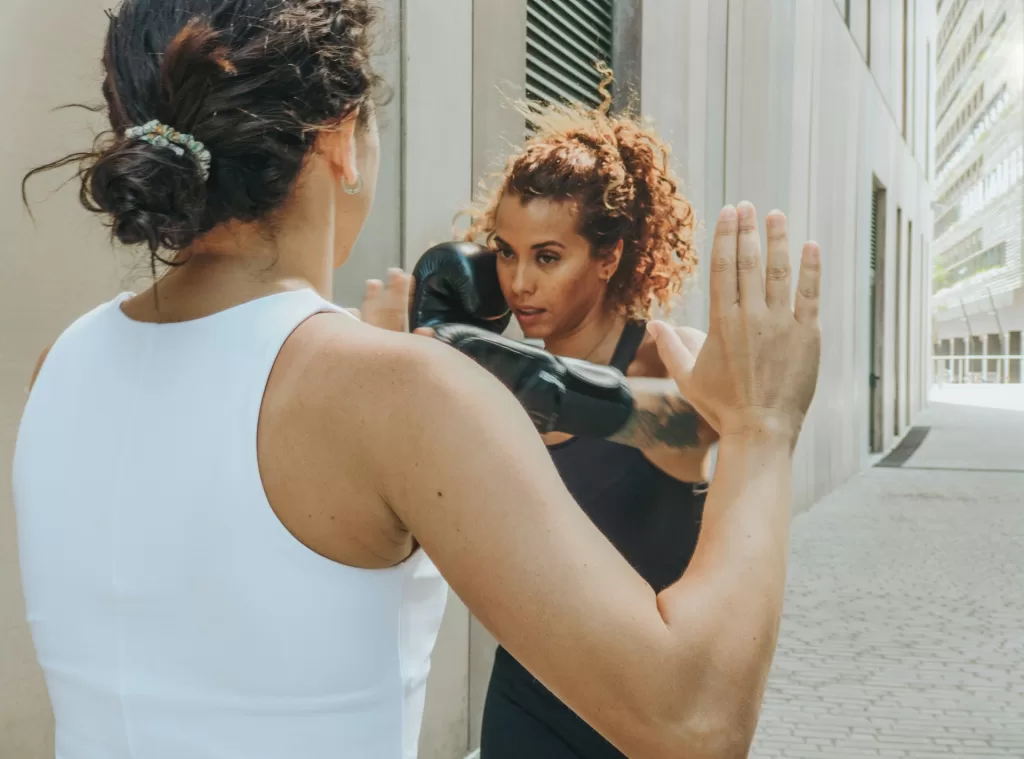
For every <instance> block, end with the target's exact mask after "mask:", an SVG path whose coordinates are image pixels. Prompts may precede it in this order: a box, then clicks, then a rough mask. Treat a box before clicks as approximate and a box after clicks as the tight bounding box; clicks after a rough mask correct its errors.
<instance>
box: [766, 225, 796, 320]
mask: <svg viewBox="0 0 1024 759" xmlns="http://www.w3.org/2000/svg"><path fill="white" fill-rule="evenodd" d="M767 226H768V266H767V268H766V270H765V292H766V299H767V301H768V307H769V308H777V309H780V310H781V309H784V310H786V311H789V310H790V309H791V308H792V300H791V297H792V296H791V293H792V290H791V287H790V279H791V276H792V275H791V272H790V266H789V224H788V222H787V221H786V215H785V214H784V213H782V211H772V212H771V213H770V214H768V219H767Z"/></svg>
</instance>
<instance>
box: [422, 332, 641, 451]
mask: <svg viewBox="0 0 1024 759" xmlns="http://www.w3.org/2000/svg"><path fill="white" fill-rule="evenodd" d="M435 331H436V337H437V339H439V340H441V341H443V342H446V343H448V344H449V345H451V346H452V347H454V348H456V349H457V350H458V351H460V352H461V353H464V354H466V355H467V356H469V357H470V358H472V359H473V360H474V361H476V362H477V363H478V364H480V365H481V366H482V367H484V368H485V369H487V370H488V371H489V372H490V373H491V374H493V375H494V376H495V377H497V378H498V379H499V380H501V382H502V384H504V385H505V387H507V388H508V389H509V390H511V391H512V393H513V395H515V396H516V398H518V399H519V402H520V403H521V404H523V407H524V408H525V409H526V412H527V413H528V414H529V415H530V418H531V419H532V420H533V423H534V426H535V427H536V428H537V430H538V431H539V432H541V433H547V432H564V433H567V434H569V435H578V436H580V437H589V438H607V437H611V436H612V435H614V434H615V433H616V432H618V431H619V430H620V429H622V427H623V426H624V425H625V424H626V422H627V421H628V420H629V418H630V416H631V415H632V414H633V393H632V391H631V390H630V388H629V385H628V384H627V382H626V378H625V376H624V375H623V374H622V372H620V371H619V370H618V369H615V368H613V367H610V366H603V365H601V364H591V363H588V362H586V361H579V360H577V359H574V358H563V357H561V356H555V355H553V354H551V353H548V352H547V351H545V350H541V349H540V348H535V347H533V346H532V345H527V344H525V343H520V342H516V341H515V340H510V339H508V338H507V337H502V336H501V335H495V334H494V333H492V332H489V331H487V330H483V329H479V328H477V327H471V326H467V325H464V324H447V325H441V326H439V327H437V328H436V330H435Z"/></svg>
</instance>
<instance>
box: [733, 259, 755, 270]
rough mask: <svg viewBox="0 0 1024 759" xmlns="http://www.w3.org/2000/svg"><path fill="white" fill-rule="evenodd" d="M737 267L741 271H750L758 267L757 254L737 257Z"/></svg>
mask: <svg viewBox="0 0 1024 759" xmlns="http://www.w3.org/2000/svg"><path fill="white" fill-rule="evenodd" d="M736 268H737V269H739V270H740V271H750V270H752V269H756V268H757V258H756V257H755V256H740V257H739V258H738V259H736Z"/></svg>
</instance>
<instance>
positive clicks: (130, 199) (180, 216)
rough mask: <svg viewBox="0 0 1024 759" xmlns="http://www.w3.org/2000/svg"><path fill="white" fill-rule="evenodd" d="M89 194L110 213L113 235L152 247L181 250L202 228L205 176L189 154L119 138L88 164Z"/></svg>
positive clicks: (122, 239)
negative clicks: (180, 154)
mask: <svg viewBox="0 0 1024 759" xmlns="http://www.w3.org/2000/svg"><path fill="white" fill-rule="evenodd" d="M88 190H89V197H90V198H91V200H92V205H93V206H94V207H95V210H97V211H100V212H103V213H106V214H108V215H109V217H110V222H111V229H112V231H113V234H114V237H116V238H117V239H118V240H119V241H120V242H122V243H123V244H125V245H138V244H142V243H145V244H146V245H148V246H149V249H150V250H151V251H156V250H159V249H160V248H165V249H167V250H181V249H182V248H185V247H187V246H188V245H189V244H190V243H191V242H192V241H193V240H194V239H195V237H196V236H198V234H199V233H200V232H201V231H202V224H203V214H204V210H205V206H206V180H205V179H204V178H203V174H202V169H201V167H200V165H199V162H198V161H197V160H196V159H195V158H194V157H193V156H192V155H190V154H189V153H185V155H182V156H179V155H177V154H176V153H175V152H174V151H172V150H171V149H169V148H166V147H158V146H156V145H150V144H149V143H147V142H143V141H142V140H123V141H121V142H118V143H117V144H115V145H114V146H113V147H111V148H110V149H109V150H107V151H106V152H105V153H103V154H101V155H100V156H99V157H98V158H97V160H96V163H95V164H93V165H92V167H91V168H90V169H89V176H88Z"/></svg>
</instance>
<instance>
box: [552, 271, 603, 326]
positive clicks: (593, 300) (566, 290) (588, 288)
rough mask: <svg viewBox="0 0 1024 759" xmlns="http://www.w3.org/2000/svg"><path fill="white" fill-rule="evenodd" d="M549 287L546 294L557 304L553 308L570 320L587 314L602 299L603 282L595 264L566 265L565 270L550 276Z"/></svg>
mask: <svg viewBox="0 0 1024 759" xmlns="http://www.w3.org/2000/svg"><path fill="white" fill-rule="evenodd" d="M548 279H549V280H550V282H549V283H548V285H549V288H548V289H547V290H546V292H545V294H546V295H548V296H549V297H550V302H551V303H553V304H555V306H556V307H555V308H554V309H553V310H557V311H558V312H560V315H561V316H563V317H565V318H566V319H568V320H569V321H573V320H575V319H576V318H577V317H578V316H579V315H580V314H585V313H587V312H589V311H590V310H591V309H593V308H594V306H595V305H597V304H598V303H599V302H600V301H601V297H602V292H603V289H602V282H601V279H600V277H599V276H598V274H597V271H596V268H595V267H593V266H584V267H573V269H572V270H570V268H569V267H565V271H562V272H559V273H558V275H556V276H552V277H549V278H548Z"/></svg>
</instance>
